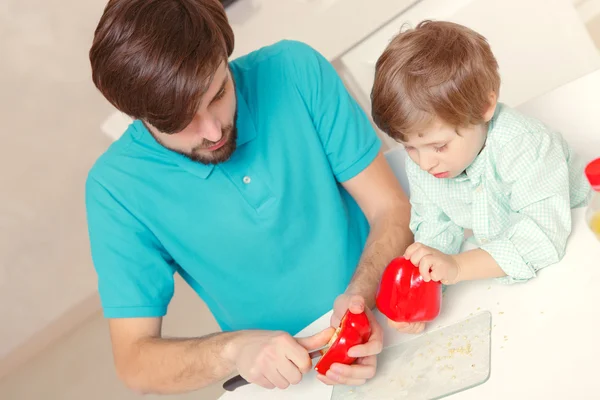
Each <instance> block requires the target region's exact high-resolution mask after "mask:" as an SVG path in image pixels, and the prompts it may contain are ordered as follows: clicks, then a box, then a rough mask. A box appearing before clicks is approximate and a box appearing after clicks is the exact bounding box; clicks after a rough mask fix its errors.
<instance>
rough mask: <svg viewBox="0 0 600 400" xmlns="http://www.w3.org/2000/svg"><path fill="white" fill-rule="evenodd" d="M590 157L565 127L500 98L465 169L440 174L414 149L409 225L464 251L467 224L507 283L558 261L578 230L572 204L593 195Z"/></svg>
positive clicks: (409, 164)
mask: <svg viewBox="0 0 600 400" xmlns="http://www.w3.org/2000/svg"><path fill="white" fill-rule="evenodd" d="M583 169H584V165H583V163H582V162H581V161H580V160H578V159H577V158H576V157H575V154H574V153H573V150H572V149H571V148H570V147H569V145H568V144H567V143H566V141H565V140H564V139H563V138H562V137H561V136H560V134H558V133H555V132H553V131H551V130H550V129H549V128H548V127H546V126H544V125H543V124H542V123H541V122H539V121H537V120H534V119H532V118H529V117H526V116H524V115H522V114H520V113H518V112H517V111H515V110H513V109H510V108H509V107H507V106H506V105H503V104H498V107H497V109H496V113H495V115H494V117H493V118H492V120H491V122H490V125H489V128H488V137H487V140H486V144H485V147H484V148H483V150H482V151H481V153H480V154H479V155H478V156H477V158H476V159H475V161H474V162H473V163H472V164H471V165H470V166H469V167H468V168H467V169H466V171H465V172H463V173H462V174H461V175H459V176H457V177H456V178H452V179H437V178H435V177H433V176H431V175H430V174H429V173H427V172H425V171H423V170H421V169H420V168H419V166H418V165H417V164H415V163H414V162H413V161H412V160H411V159H410V158H409V157H407V161H406V171H407V174H408V179H409V183H410V192H411V204H412V215H411V221H410V228H411V230H412V231H413V233H414V234H415V241H416V242H420V243H423V244H425V245H427V246H430V247H433V248H435V249H438V250H440V251H442V252H444V253H446V254H456V253H458V252H459V251H460V249H461V245H462V243H463V239H464V230H465V229H471V230H472V231H473V236H472V237H471V238H470V239H469V240H470V241H473V242H474V244H476V245H477V246H479V247H480V248H482V249H484V250H485V251H487V252H488V253H490V254H491V255H492V257H494V259H495V260H496V262H497V263H498V264H499V265H500V267H501V268H502V269H503V270H504V272H505V273H506V275H507V276H506V277H504V278H500V281H502V282H504V283H512V282H522V281H527V280H529V279H531V278H533V277H534V276H535V274H536V271H538V270H539V269H541V268H544V267H546V266H548V265H551V264H553V263H556V262H558V261H559V260H560V259H561V258H562V257H563V256H564V253H565V247H566V242H567V238H568V236H569V234H570V233H571V211H570V210H571V208H576V207H581V206H584V205H585V204H586V203H587V200H588V199H589V194H590V186H589V184H588V182H587V180H586V179H585V176H584V173H583Z"/></svg>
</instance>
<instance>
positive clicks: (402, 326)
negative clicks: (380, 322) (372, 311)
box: [388, 319, 425, 333]
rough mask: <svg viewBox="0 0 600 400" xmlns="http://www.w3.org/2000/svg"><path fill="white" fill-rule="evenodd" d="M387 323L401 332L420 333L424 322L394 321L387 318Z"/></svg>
mask: <svg viewBox="0 0 600 400" xmlns="http://www.w3.org/2000/svg"><path fill="white" fill-rule="evenodd" d="M388 325H389V326H391V327H392V328H394V329H395V330H397V331H398V332H401V333H421V332H423V329H425V322H396V321H392V320H391V319H388Z"/></svg>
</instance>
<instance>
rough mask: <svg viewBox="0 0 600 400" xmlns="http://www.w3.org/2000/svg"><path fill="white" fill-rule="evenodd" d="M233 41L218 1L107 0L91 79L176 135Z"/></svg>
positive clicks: (129, 110) (112, 98)
mask: <svg viewBox="0 0 600 400" xmlns="http://www.w3.org/2000/svg"><path fill="white" fill-rule="evenodd" d="M233 45H234V37H233V31H232V29H231V26H230V25H229V22H228V21H227V15H226V14H225V10H224V9H223V7H222V5H221V3H220V2H219V1H217V0H110V1H109V2H108V4H107V6H106V8H105V9H104V14H103V15H102V17H101V19H100V22H99V23H98V27H97V28H96V31H95V35H94V41H93V44H92V47H91V49H90V54H89V56H90V62H91V66H92V79H93V81H94V84H95V85H96V87H97V88H98V90H100V92H101V93H102V94H103V95H104V97H106V99H107V100H108V101H109V102H110V103H111V104H112V105H113V106H115V107H116V108H117V109H118V110H120V111H121V112H123V113H125V114H127V115H129V116H130V117H132V118H136V119H142V120H144V121H147V122H148V123H150V124H151V125H153V126H155V127H156V128H157V129H159V130H160V131H161V132H164V133H175V132H179V131H181V130H183V129H184V128H185V127H186V126H187V125H188V124H189V123H190V122H191V121H192V119H193V118H194V115H195V113H196V112H197V110H198V107H199V105H200V101H201V98H202V95H203V94H204V93H205V92H206V90H207V89H208V87H209V85H210V82H211V80H212V78H213V76H214V73H215V71H216V70H217V68H218V67H219V65H220V64H221V62H227V59H228V58H229V56H230V55H231V53H232V51H233Z"/></svg>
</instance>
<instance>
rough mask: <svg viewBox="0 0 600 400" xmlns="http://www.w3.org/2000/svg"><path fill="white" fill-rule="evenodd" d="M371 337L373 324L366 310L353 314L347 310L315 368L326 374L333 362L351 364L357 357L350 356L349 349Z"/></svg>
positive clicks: (322, 351)
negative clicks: (370, 322)
mask: <svg viewBox="0 0 600 400" xmlns="http://www.w3.org/2000/svg"><path fill="white" fill-rule="evenodd" d="M370 337H371V325H370V324H369V318H368V317H367V314H365V313H364V311H363V312H362V313H360V314H353V313H351V312H350V311H349V310H348V311H346V314H344V317H343V318H342V321H341V322H340V326H339V327H338V328H337V329H336V331H335V333H334V334H333V336H331V339H330V340H329V343H328V345H327V348H325V349H323V350H321V354H323V356H322V357H321V359H320V360H319V362H317V365H315V370H316V371H317V372H318V373H320V374H322V375H325V374H326V373H327V371H328V370H329V368H330V367H331V364H334V363H341V364H346V365H350V364H352V363H353V362H354V361H356V358H355V357H350V356H348V350H350V349H351V348H352V347H354V346H356V345H359V344H363V343H366V342H367V341H368V340H369V338H370Z"/></svg>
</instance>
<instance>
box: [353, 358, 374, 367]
mask: <svg viewBox="0 0 600 400" xmlns="http://www.w3.org/2000/svg"><path fill="white" fill-rule="evenodd" d="M356 363H357V364H360V365H370V366H373V367H377V356H369V357H363V358H359V359H358V360H356Z"/></svg>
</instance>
